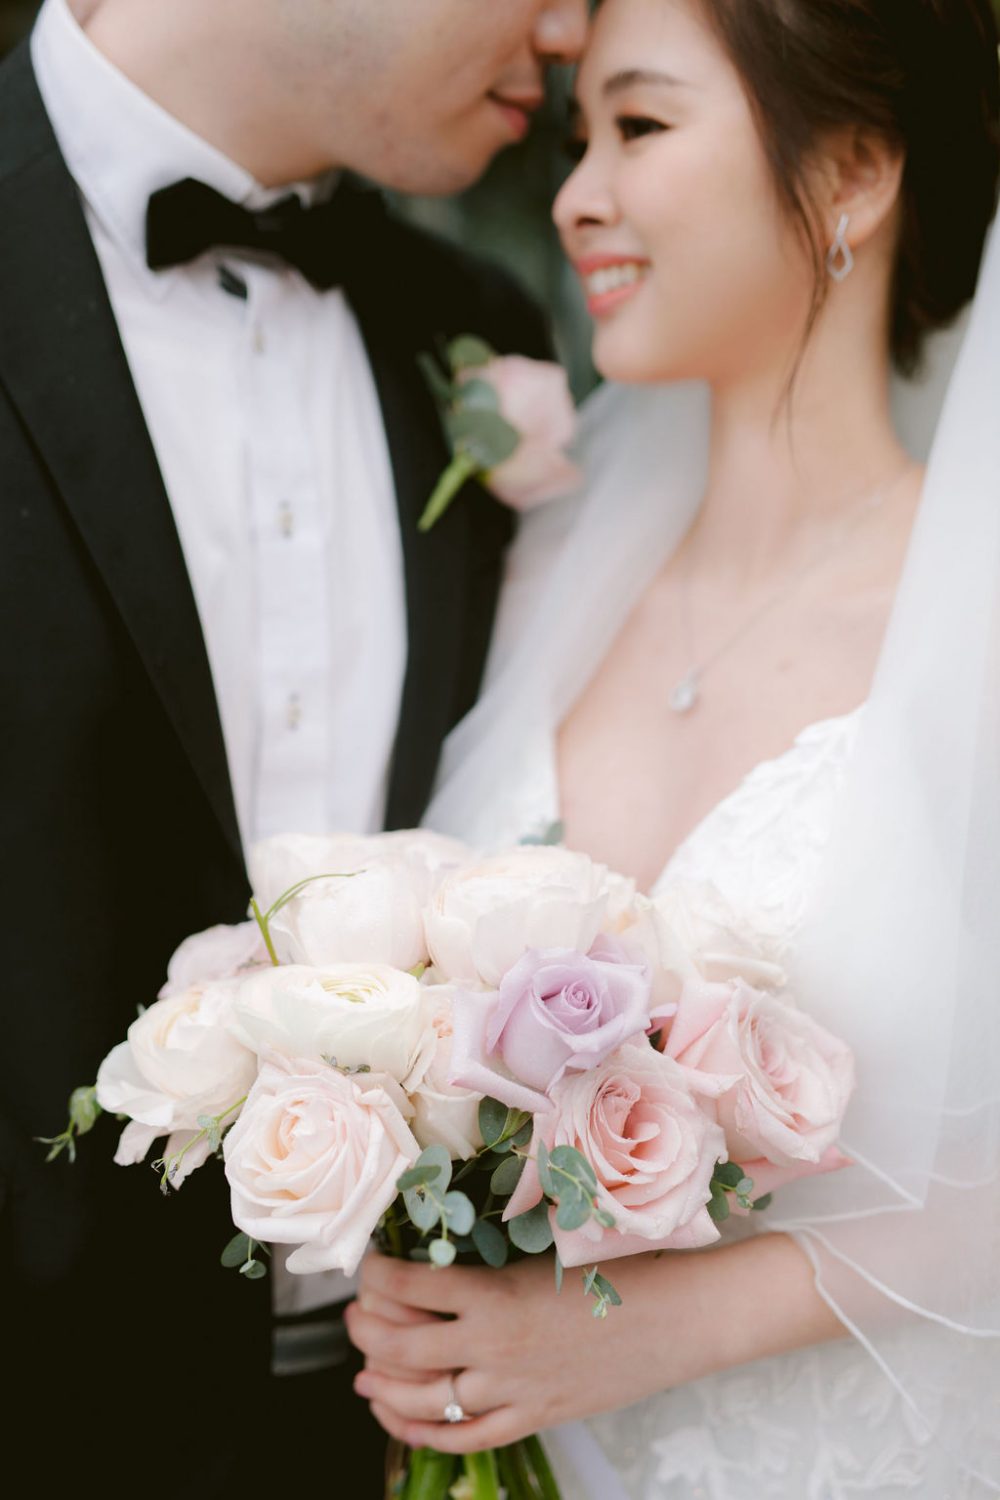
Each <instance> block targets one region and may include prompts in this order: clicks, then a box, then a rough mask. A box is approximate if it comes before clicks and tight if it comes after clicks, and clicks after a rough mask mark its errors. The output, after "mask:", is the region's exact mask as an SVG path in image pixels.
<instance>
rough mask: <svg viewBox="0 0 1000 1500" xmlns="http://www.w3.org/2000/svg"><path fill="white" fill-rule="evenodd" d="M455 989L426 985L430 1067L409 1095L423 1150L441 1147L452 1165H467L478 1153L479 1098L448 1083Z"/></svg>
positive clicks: (481, 1142)
mask: <svg viewBox="0 0 1000 1500" xmlns="http://www.w3.org/2000/svg"><path fill="white" fill-rule="evenodd" d="M454 999H455V987H454V985H450V984H442V985H428V986H426V987H425V989H424V1008H425V1015H426V1017H427V1021H428V1023H429V1029H430V1030H431V1031H432V1032H433V1035H434V1050H433V1054H432V1056H431V1059H430V1064H429V1066H428V1068H427V1071H426V1073H425V1074H424V1076H423V1078H422V1080H421V1082H420V1083H419V1085H418V1086H417V1088H416V1089H415V1090H414V1091H413V1093H412V1094H411V1095H410V1101H411V1103H412V1105H413V1109H414V1116H413V1133H414V1135H415V1136H416V1138H417V1140H418V1141H419V1142H420V1145H421V1147H424V1146H444V1147H445V1149H446V1150H447V1151H448V1152H449V1154H450V1155H451V1158H452V1160H453V1161H467V1160H468V1159H469V1157H470V1156H475V1154H476V1152H477V1151H479V1150H481V1148H482V1145H483V1138H482V1135H481V1134H480V1130H479V1105H480V1102H481V1100H482V1097H483V1096H482V1094H480V1093H476V1092H475V1091H474V1090H471V1089H465V1088H460V1087H459V1086H458V1085H457V1084H453V1083H450V1082H449V1075H450V1072H451V1067H452V1007H453V1005H454Z"/></svg>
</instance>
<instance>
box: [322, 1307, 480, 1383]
mask: <svg viewBox="0 0 1000 1500" xmlns="http://www.w3.org/2000/svg"><path fill="white" fill-rule="evenodd" d="M344 1325H345V1327H346V1328H347V1332H348V1336H349V1337H350V1340H351V1343H352V1344H353V1345H354V1347H355V1348H356V1349H360V1350H361V1353H362V1354H364V1355H365V1356H366V1358H368V1359H371V1360H375V1361H376V1362H377V1363H378V1364H387V1365H395V1366H397V1367H400V1368H402V1369H405V1370H408V1371H414V1370H416V1371H423V1370H451V1369H454V1368H455V1366H456V1363H457V1361H456V1359H455V1352H454V1343H455V1329H456V1328H457V1326H458V1325H457V1324H455V1323H453V1322H451V1321H445V1320H442V1319H440V1318H435V1319H433V1321H431V1322H429V1323H413V1324H410V1325H408V1326H404V1325H401V1324H399V1323H397V1322H393V1321H391V1320H390V1319H388V1318H381V1317H379V1316H378V1315H377V1314H376V1313H371V1312H366V1311H365V1310H364V1308H361V1307H359V1306H358V1304H357V1303H356V1302H350V1303H348V1305H347V1307H346V1308H345V1309H344Z"/></svg>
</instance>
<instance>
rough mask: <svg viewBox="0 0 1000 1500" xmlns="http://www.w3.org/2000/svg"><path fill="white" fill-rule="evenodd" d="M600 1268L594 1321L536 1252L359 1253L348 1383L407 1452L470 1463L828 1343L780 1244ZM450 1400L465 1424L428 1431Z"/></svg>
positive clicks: (832, 1328)
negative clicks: (454, 1456)
mask: <svg viewBox="0 0 1000 1500" xmlns="http://www.w3.org/2000/svg"><path fill="white" fill-rule="evenodd" d="M604 1270H605V1272H606V1274H607V1275H608V1277H609V1279H610V1280H611V1281H613V1283H614V1285H615V1286H616V1287H617V1289H618V1291H619V1292H620V1293H621V1296H622V1305H621V1307H615V1308H612V1310H611V1312H610V1313H609V1314H608V1317H607V1318H606V1319H603V1320H598V1319H596V1318H594V1317H593V1315H592V1310H591V1309H592V1305H593V1304H592V1302H591V1299H590V1298H589V1297H587V1296H585V1295H584V1293H583V1289H582V1286H581V1282H580V1273H579V1271H567V1272H566V1273H565V1278H564V1283H563V1290H562V1292H561V1293H560V1294H557V1293H556V1289H555V1282H554V1277H553V1270H552V1261H551V1259H550V1258H549V1257H548V1256H544V1257H541V1258H538V1259H530V1260H524V1261H520V1262H519V1263H518V1264H516V1265H513V1266H508V1267H506V1268H505V1269H504V1270H502V1271H493V1270H488V1269H486V1268H485V1267H484V1268H479V1267H464V1266H462V1267H458V1266H453V1267H450V1268H449V1269H448V1270H435V1269H432V1268H431V1267H430V1266H425V1265H414V1264H412V1263H411V1262H408V1261H401V1260H389V1259H387V1258H385V1257H384V1256H381V1255H370V1256H369V1257H368V1258H367V1259H366V1260H365V1262H364V1264H363V1266H362V1271H361V1291H360V1294H359V1297H358V1301H357V1302H356V1303H353V1304H351V1306H349V1307H348V1309H347V1327H348V1331H349V1333H350V1336H351V1339H352V1340H353V1342H354V1343H355V1344H356V1345H357V1347H358V1348H359V1349H360V1350H361V1351H362V1353H363V1354H364V1355H365V1357H366V1368H365V1369H364V1370H363V1371H362V1373H361V1374H360V1375H359V1376H358V1377H357V1380H356V1382H355V1388H356V1389H357V1391H358V1393H359V1395H362V1396H364V1397H366V1398H367V1399H368V1400H370V1401H371V1404H372V1411H373V1412H374V1414H375V1416H376V1417H377V1419H378V1421H379V1422H381V1424H382V1426H383V1427H384V1428H385V1429H386V1431H387V1432H388V1433H390V1434H391V1435H392V1436H393V1437H396V1438H399V1439H400V1440H401V1441H402V1442H404V1443H407V1444H408V1445H409V1446H410V1447H414V1448H419V1447H424V1446H427V1447H432V1448H437V1449H439V1450H440V1451H442V1452H445V1453H473V1452H478V1451H479V1450H480V1449H483V1448H497V1447H502V1446H503V1445H504V1444H506V1443H512V1442H515V1441H516V1440H517V1439H518V1438H521V1437H525V1436H526V1435H527V1434H528V1433H532V1432H538V1431H540V1430H541V1429H543V1428H545V1427H552V1426H555V1425H556V1424H558V1423H560V1422H569V1421H575V1420H578V1419H579V1418H581V1417H587V1416H593V1415H594V1414H595V1413H597V1412H600V1411H610V1410H613V1409H614V1408H616V1407H620V1406H626V1405H628V1404H630V1403H631V1402H634V1401H639V1400H641V1399H642V1398H643V1397H644V1396H648V1395H651V1394H652V1393H653V1392H654V1391H664V1390H669V1389H670V1388H671V1387H673V1386H676V1385H682V1384H685V1383H686V1382H688V1381H690V1380H697V1379H699V1378H700V1377H701V1376H703V1375H707V1374H710V1373H711V1372H713V1371H715V1370H721V1369H726V1368H728V1367H729V1366H731V1365H738V1364H742V1363H745V1362H746V1361H748V1360H752V1359H760V1358H764V1357H766V1356H767V1355H771V1354H780V1353H784V1352H785V1351H786V1350H789V1349H794V1348H797V1347H799V1346H800V1345H802V1344H811V1343H817V1342H820V1341H822V1340H824V1339H829V1338H834V1337H836V1336H837V1335H840V1334H843V1332H844V1329H843V1326H842V1325H841V1324H840V1323H839V1322H838V1320H837V1318H836V1316H835V1315H834V1314H833V1313H832V1312H831V1310H830V1308H829V1307H828V1306H827V1304H826V1303H825V1302H824V1301H823V1299H822V1298H821V1297H820V1295H819V1293H818V1292H817V1291H816V1288H815V1284H814V1278H813V1271H812V1267H811V1265H810V1263H809V1261H808V1260H807V1258H806V1256H805V1255H804V1254H803V1252H802V1251H801V1250H800V1249H799V1247H798V1245H796V1244H795V1242H794V1241H793V1240H791V1239H789V1238H788V1236H787V1235H784V1234H762V1235H759V1236H756V1237H755V1238H753V1239H751V1240H748V1241H746V1242H744V1243H742V1244H734V1245H729V1246H726V1247H725V1248H718V1249H713V1250H707V1251H696V1252H694V1253H679V1252H673V1253H670V1254H665V1255H661V1256H656V1255H637V1256H632V1257H629V1258H628V1259H624V1260H616V1261H612V1262H609V1263H608V1264H607V1265H606V1266H605V1267H604ZM452 1376H453V1378H454V1391H453V1390H452V1382H451V1378H450V1377H452ZM452 1400H457V1401H458V1402H459V1403H460V1404H461V1406H462V1407H463V1408H464V1410H465V1411H466V1412H467V1413H469V1414H470V1420H469V1421H466V1422H462V1423H456V1424H454V1425H449V1424H448V1423H446V1422H445V1421H444V1409H445V1407H446V1406H447V1405H448V1403H449V1402H450V1401H452Z"/></svg>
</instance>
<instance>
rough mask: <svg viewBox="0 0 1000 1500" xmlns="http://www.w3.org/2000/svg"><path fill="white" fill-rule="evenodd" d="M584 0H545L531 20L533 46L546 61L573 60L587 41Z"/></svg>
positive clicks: (586, 19)
mask: <svg viewBox="0 0 1000 1500" xmlns="http://www.w3.org/2000/svg"><path fill="white" fill-rule="evenodd" d="M589 12H590V7H589V4H588V0H545V4H544V5H543V6H542V8H541V10H540V11H539V13H538V20H537V21H536V22H535V35H534V47H535V51H536V52H537V53H538V55H539V57H543V58H545V59H546V60H547V61H549V62H561V63H570V62H576V60H577V58H578V57H579V56H580V54H581V53H582V52H583V49H584V46H585V44H586V41H587V28H588V25H589Z"/></svg>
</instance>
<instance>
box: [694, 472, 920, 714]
mask: <svg viewBox="0 0 1000 1500" xmlns="http://www.w3.org/2000/svg"><path fill="white" fill-rule="evenodd" d="M909 468H910V460H909V459H907V461H906V463H905V464H904V465H903V467H902V469H900V471H899V472H898V473H897V474H895V475H893V476H892V477H891V478H890V479H888V480H886V481H885V483H883V484H881V485H880V486H879V488H878V489H877V490H876V491H875V493H874V494H871V495H866V497H865V500H864V502H863V504H861V505H860V506H859V507H858V508H857V510H856V511H854V512H853V513H852V515H850V516H849V517H848V518H847V520H846V521H845V522H844V524H843V525H842V526H841V527H840V529H839V531H838V533H837V535H836V537H835V538H834V540H833V541H832V542H831V543H829V544H828V545H827V546H826V547H823V548H821V549H820V550H819V552H817V553H816V554H814V556H812V557H810V558H809V559H808V560H807V561H806V562H805V563H803V565H802V566H801V567H800V568H799V569H797V571H796V572H795V573H793V574H792V576H791V578H790V579H788V580H787V581H786V582H785V583H783V584H782V585H781V587H780V588H779V589H777V590H775V592H774V593H773V594H770V595H768V597H767V598H766V599H765V600H764V602H763V603H762V604H759V605H758V606H757V608H756V609H755V610H754V611H753V613H752V614H750V615H749V616H748V618H747V619H745V620H744V621H742V623H741V624H740V625H738V626H737V628H736V629H735V630H734V631H733V632H732V633H731V634H730V635H728V636H726V638H725V639H724V640H723V641H722V642H721V644H720V645H718V646H716V648H715V650H714V651H711V652H710V653H709V655H708V656H705V657H703V658H702V659H701V660H700V661H699V660H698V659H697V657H696V655H695V650H694V644H693V635H694V632H693V629H692V623H691V600H690V595H689V593H688V591H687V590H685V591H684V593H683V594H682V596H681V608H682V612H683V618H684V627H685V630H684V633H685V635H686V637H687V642H688V646H689V647H690V651H689V659H693V665H692V666H690V667H689V668H688V669H687V671H686V672H685V673H684V675H683V677H681V678H679V679H678V681H677V682H676V683H675V684H674V686H673V688H672V689H671V690H670V694H669V696H668V698H667V703H668V704H669V706H670V708H671V709H673V711H674V713H675V714H689V713H690V712H691V710H692V709H693V708H696V707H697V705H698V703H699V701H700V699H701V685H702V683H703V681H704V679H705V676H706V674H707V673H708V672H710V671H711V669H712V668H713V667H714V666H715V665H716V664H717V663H718V662H719V661H720V660H721V659H722V657H724V656H726V655H727V654H728V653H729V652H730V651H731V650H732V649H733V647H734V646H736V645H738V643H739V642H740V641H741V640H742V639H743V637H744V636H746V635H749V633H750V631H751V630H753V628H754V626H755V625H757V624H758V623H759V621H760V620H762V619H763V618H764V617H765V615H768V614H770V613H771V611H772V610H774V609H777V607H778V605H779V604H781V603H783V602H784V600H785V599H787V598H788V597H789V595H790V594H793V593H794V592H795V590H796V589H797V588H798V587H799V584H800V583H802V581H803V579H805V578H808V576H809V574H810V573H812V572H814V571H815V569H816V568H818V567H819V566H820V565H821V564H822V563H825V562H828V561H829V559H830V558H831V557H834V556H836V554H837V553H838V552H839V551H840V550H841V548H842V547H844V546H845V545H846V544H847V541H848V540H849V538H850V537H852V536H853V535H854V532H855V531H856V529H857V527H858V526H860V524H861V522H862V521H863V520H865V519H866V518H867V517H868V516H870V515H871V514H872V512H873V511H875V510H878V508H879V507H880V506H881V505H882V503H883V501H884V500H885V499H886V498H887V496H888V495H889V494H891V492H892V491H893V490H894V489H895V488H896V485H897V484H898V483H899V482H900V480H901V479H902V477H903V475H904V474H905V473H907V471H908V470H909ZM689 576H690V575H689Z"/></svg>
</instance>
